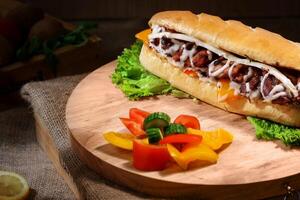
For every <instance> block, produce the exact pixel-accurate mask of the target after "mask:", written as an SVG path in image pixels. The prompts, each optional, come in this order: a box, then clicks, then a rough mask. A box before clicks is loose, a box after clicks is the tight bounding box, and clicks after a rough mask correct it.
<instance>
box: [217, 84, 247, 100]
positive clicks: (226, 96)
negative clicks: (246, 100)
mask: <svg viewBox="0 0 300 200" xmlns="http://www.w3.org/2000/svg"><path fill="white" fill-rule="evenodd" d="M219 82H220V87H218V101H219V102H223V101H226V102H230V101H234V100H238V99H240V98H242V97H241V96H239V95H235V94H234V89H232V88H231V87H230V83H229V81H228V80H220V81H219Z"/></svg>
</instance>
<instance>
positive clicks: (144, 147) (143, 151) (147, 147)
mask: <svg viewBox="0 0 300 200" xmlns="http://www.w3.org/2000/svg"><path fill="white" fill-rule="evenodd" d="M170 160H171V156H170V154H169V151H168V149H167V147H166V146H165V145H164V146H160V145H152V144H145V143H143V141H141V140H134V141H133V166H134V167H135V168H136V169H138V170H142V171H158V170H163V169H165V168H166V167H167V165H168V163H169V161H170Z"/></svg>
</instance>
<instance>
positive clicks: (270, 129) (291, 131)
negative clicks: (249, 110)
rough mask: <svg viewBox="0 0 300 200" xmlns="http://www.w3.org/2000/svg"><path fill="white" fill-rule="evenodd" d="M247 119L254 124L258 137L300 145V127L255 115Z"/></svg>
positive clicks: (290, 144) (289, 144)
mask: <svg viewBox="0 0 300 200" xmlns="http://www.w3.org/2000/svg"><path fill="white" fill-rule="evenodd" d="M247 119H248V121H250V123H251V124H252V125H253V126H254V128H255V130H256V137H257V138H258V139H264V140H281V141H282V142H283V143H284V144H286V145H288V146H300V129H297V128H293V127H290V126H285V125H282V124H278V123H275V122H271V121H268V120H265V119H259V118H255V117H247Z"/></svg>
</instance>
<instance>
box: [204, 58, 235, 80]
mask: <svg viewBox="0 0 300 200" xmlns="http://www.w3.org/2000/svg"><path fill="white" fill-rule="evenodd" d="M215 61H216V60H214V61H212V62H211V63H210V64H209V65H208V75H209V76H212V77H216V76H219V75H220V74H221V73H222V72H223V71H224V70H225V69H226V68H228V67H229V64H230V60H227V61H226V64H225V65H223V66H222V67H221V68H219V69H218V70H216V71H214V69H215V67H216V66H215V64H214V63H215Z"/></svg>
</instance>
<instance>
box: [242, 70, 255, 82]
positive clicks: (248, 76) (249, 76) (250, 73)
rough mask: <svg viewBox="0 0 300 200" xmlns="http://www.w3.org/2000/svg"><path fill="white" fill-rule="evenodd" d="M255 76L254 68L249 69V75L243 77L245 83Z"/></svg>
mask: <svg viewBox="0 0 300 200" xmlns="http://www.w3.org/2000/svg"><path fill="white" fill-rule="evenodd" d="M252 75H253V69H252V67H248V73H247V74H246V75H245V76H244V77H243V78H244V81H247V80H248V79H249V78H251V76H252Z"/></svg>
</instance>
